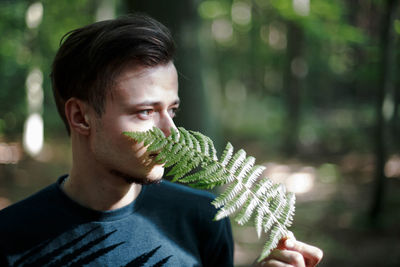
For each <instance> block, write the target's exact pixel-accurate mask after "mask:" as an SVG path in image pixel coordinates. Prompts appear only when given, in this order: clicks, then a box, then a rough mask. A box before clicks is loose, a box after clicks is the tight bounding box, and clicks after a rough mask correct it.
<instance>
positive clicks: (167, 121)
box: [158, 112, 177, 137]
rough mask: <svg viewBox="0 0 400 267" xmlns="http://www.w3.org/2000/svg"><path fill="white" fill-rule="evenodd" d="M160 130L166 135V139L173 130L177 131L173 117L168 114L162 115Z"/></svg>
mask: <svg viewBox="0 0 400 267" xmlns="http://www.w3.org/2000/svg"><path fill="white" fill-rule="evenodd" d="M158 128H160V130H161V131H162V132H163V133H164V135H165V137H168V136H170V135H171V129H174V130H176V129H177V128H176V126H175V123H174V121H173V119H172V118H171V116H170V115H169V114H168V112H166V114H161V116H160V120H159V125H158Z"/></svg>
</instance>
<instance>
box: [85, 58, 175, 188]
mask: <svg viewBox="0 0 400 267" xmlns="http://www.w3.org/2000/svg"><path fill="white" fill-rule="evenodd" d="M116 82H117V83H116V84H117V86H116V87H115V88H113V90H112V93H111V94H108V96H107V97H106V103H105V111H104V113H103V114H102V116H101V117H98V116H97V119H96V123H95V125H94V128H95V129H92V132H91V136H90V146H91V150H92V152H93V155H94V157H95V159H96V161H97V163H99V164H100V166H101V168H103V169H104V171H107V172H108V173H111V174H114V175H115V176H117V177H121V178H123V179H124V180H125V181H127V182H130V183H131V182H135V183H151V182H157V181H159V180H160V179H161V178H162V175H163V173H164V167H163V166H162V165H160V164H155V162H154V160H153V159H154V156H155V155H154V154H153V155H152V154H150V153H148V152H147V151H146V149H145V148H144V147H143V146H142V145H141V144H136V143H134V142H133V141H132V140H130V139H129V138H128V137H126V136H125V135H123V134H122V132H124V131H146V130H149V129H151V128H153V127H154V126H155V127H158V128H160V129H161V130H162V131H163V132H164V134H165V135H166V136H168V135H169V134H170V129H171V127H172V128H176V127H175V125H174V122H173V118H174V116H175V112H176V110H177V109H178V107H179V98H178V77H177V72H176V69H175V66H174V64H173V63H172V62H170V63H169V64H166V65H159V66H156V67H152V68H144V67H133V68H127V69H125V71H124V72H123V73H122V74H121V75H120V76H119V77H118V79H117V81H116ZM93 112H94V111H93ZM92 117H93V116H92Z"/></svg>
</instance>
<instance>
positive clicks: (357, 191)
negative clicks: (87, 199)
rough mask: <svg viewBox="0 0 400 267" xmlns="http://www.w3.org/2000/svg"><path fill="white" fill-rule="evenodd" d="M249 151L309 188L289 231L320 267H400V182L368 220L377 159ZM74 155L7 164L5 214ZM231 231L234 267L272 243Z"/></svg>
mask: <svg viewBox="0 0 400 267" xmlns="http://www.w3.org/2000/svg"><path fill="white" fill-rule="evenodd" d="M243 147H246V150H247V151H251V152H253V151H254V153H252V155H254V156H256V158H257V159H261V160H262V162H266V163H265V165H266V166H268V168H267V171H268V169H269V170H274V171H271V172H269V173H268V172H267V173H266V175H271V176H272V178H274V179H275V180H276V181H278V182H284V183H288V182H289V183H290V180H291V179H292V178H293V179H294V178H296V177H297V178H300V180H298V181H300V182H302V183H301V184H300V186H304V185H307V186H304V190H303V192H299V193H297V194H296V198H297V202H296V214H295V218H294V223H293V226H292V227H291V228H290V230H291V231H292V232H293V233H294V234H295V236H296V238H297V239H298V240H301V241H304V242H306V243H310V244H314V245H316V246H318V247H320V248H321V249H322V250H323V251H324V259H323V261H322V262H321V263H320V265H319V266H329V267H337V266H345V267H347V266H349V267H353V266H354V267H356V266H367V267H368V266H371V267H372V266H383V267H391V266H393V267H394V266H400V253H399V251H400V209H399V207H400V179H399V177H397V178H388V179H386V187H385V188H386V190H385V197H384V201H383V207H382V211H381V213H380V216H379V218H378V219H377V220H375V221H374V222H373V221H372V220H371V219H370V216H369V210H370V206H371V203H372V201H373V193H374V181H373V160H372V157H371V156H370V155H365V154H348V155H340V156H336V157H331V158H324V157H318V158H314V159H301V158H300V159H299V158H297V159H295V160H293V159H282V158H275V159H272V158H267V157H263V156H261V153H262V151H260V150H259V149H257V148H256V146H252V144H247V145H246V144H245V145H244V146H243ZM247 148H248V149H247ZM68 151H69V148H68V144H67V143H65V141H64V142H63V141H60V142H58V141H57V142H54V144H52V145H47V146H46V147H45V149H44V152H43V153H42V154H41V156H40V158H39V160H33V159H31V158H29V157H27V156H25V157H24V158H22V159H21V160H20V161H19V162H18V163H17V164H0V209H1V208H2V207H4V206H6V205H9V204H10V203H13V202H16V201H18V200H20V199H22V198H24V197H26V196H28V195H30V194H31V193H33V192H35V191H37V190H39V189H41V188H43V187H44V186H46V185H48V184H50V183H53V182H54V181H55V180H56V179H57V177H58V176H60V175H61V174H63V173H66V172H68V169H69V166H70V152H68ZM304 173H306V174H307V175H306V176H304ZM299 174H301V175H302V176H301V175H300V176H299ZM296 175H297V176H296ZM304 177H305V178H304ZM303 178H304V179H305V180H304V179H303ZM301 179H303V180H301ZM298 185H299V184H298ZM289 186H293V185H290V184H289ZM295 186H296V184H295ZM232 227H233V232H234V239H235V266H237V267H242V266H251V264H252V262H254V260H255V259H256V258H257V256H258V255H259V253H260V252H261V250H262V246H263V244H264V240H265V238H267V237H266V236H262V237H261V239H258V238H257V236H256V231H255V229H254V227H252V226H251V225H246V226H238V225H237V224H236V222H234V221H232Z"/></svg>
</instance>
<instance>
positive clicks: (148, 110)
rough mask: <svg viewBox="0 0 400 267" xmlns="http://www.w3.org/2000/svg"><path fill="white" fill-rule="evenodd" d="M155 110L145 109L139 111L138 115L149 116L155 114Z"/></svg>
mask: <svg viewBox="0 0 400 267" xmlns="http://www.w3.org/2000/svg"><path fill="white" fill-rule="evenodd" d="M153 113H154V110H152V109H143V110H139V111H138V115H139V117H141V118H148V117H149V116H151V115H153Z"/></svg>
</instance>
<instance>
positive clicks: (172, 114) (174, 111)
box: [168, 108, 179, 118]
mask: <svg viewBox="0 0 400 267" xmlns="http://www.w3.org/2000/svg"><path fill="white" fill-rule="evenodd" d="M178 111H179V109H178V108H171V109H169V110H168V113H169V116H171V118H174V117H175V116H176V114H177V113H178Z"/></svg>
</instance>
